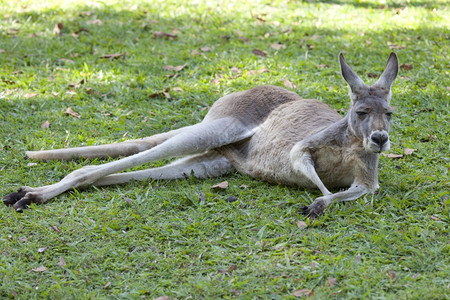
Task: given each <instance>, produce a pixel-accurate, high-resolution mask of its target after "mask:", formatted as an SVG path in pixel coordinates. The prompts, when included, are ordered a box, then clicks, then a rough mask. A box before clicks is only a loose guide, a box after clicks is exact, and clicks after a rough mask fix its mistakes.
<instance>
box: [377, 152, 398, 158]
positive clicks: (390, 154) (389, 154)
mask: <svg viewBox="0 0 450 300" xmlns="http://www.w3.org/2000/svg"><path fill="white" fill-rule="evenodd" d="M382 155H383V156H386V157H387V158H402V157H403V155H402V154H393V153H388V154H386V153H382Z"/></svg>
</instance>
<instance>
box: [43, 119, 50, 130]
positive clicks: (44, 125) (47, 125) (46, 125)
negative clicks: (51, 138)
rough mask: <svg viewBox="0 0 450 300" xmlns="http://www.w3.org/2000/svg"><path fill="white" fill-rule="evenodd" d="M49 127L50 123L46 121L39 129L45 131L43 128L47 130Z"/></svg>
mask: <svg viewBox="0 0 450 300" xmlns="http://www.w3.org/2000/svg"><path fill="white" fill-rule="evenodd" d="M49 127H50V121H49V120H47V121H45V122H44V123H42V124H41V128H42V129H45V128H49Z"/></svg>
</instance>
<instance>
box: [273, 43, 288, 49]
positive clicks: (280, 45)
mask: <svg viewBox="0 0 450 300" xmlns="http://www.w3.org/2000/svg"><path fill="white" fill-rule="evenodd" d="M270 47H272V48H273V49H275V50H280V49H286V45H285V44H280V43H276V44H271V45H270Z"/></svg>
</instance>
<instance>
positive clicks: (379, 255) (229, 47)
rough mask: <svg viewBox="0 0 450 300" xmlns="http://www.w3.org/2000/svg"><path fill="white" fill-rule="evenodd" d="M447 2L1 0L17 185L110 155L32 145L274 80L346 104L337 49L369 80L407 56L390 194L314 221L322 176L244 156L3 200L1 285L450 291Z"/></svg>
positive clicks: (37, 289) (386, 293) (269, 292)
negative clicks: (218, 167)
mask: <svg viewBox="0 0 450 300" xmlns="http://www.w3.org/2000/svg"><path fill="white" fill-rule="evenodd" d="M449 15H450V11H449V6H448V2H447V1H426V0H410V1H395V0H394V1H391V0H385V1H383V0H380V1H377V0H360V1H347V0H334V1H333V0H329V1H314V0H311V1H288V0H284V1H280V0H277V1H267V0H255V1H237V0H236V1H233V0H231V1H230V0H227V1H206V0H196V1H181V0H180V1H174V0H149V1H137V0H129V1H118V0H110V1H87V0H84V1H63V0H60V1H57V0H52V1H36V0H28V1H20V2H19V1H0V29H1V31H0V126H1V132H0V180H1V185H0V195H1V196H4V195H6V194H8V193H10V192H12V191H15V190H16V189H17V188H19V187H20V186H22V185H30V186H40V185H46V184H50V183H54V182H56V181H58V180H60V179H61V178H62V177H64V175H65V174H67V173H68V172H69V171H72V170H75V169H78V168H80V167H82V166H85V165H89V164H100V163H102V161H100V160H73V161H66V162H53V161H52V162H36V161H31V160H29V159H27V158H26V157H25V151H26V150H39V149H56V148H63V147H70V146H79V145H96V144H101V143H109V142H118V141H122V140H126V139H133V138H139V137H144V136H148V135H152V134H155V133H158V132H162V131H167V130H170V129H175V128H179V127H182V126H186V125H189V124H193V123H195V122H198V121H200V120H201V119H202V117H203V116H204V115H205V114H206V112H207V109H208V107H210V106H211V105H212V103H213V102H214V101H215V100H216V99H218V98H219V97H221V96H223V95H225V94H227V93H230V92H233V91H239V90H243V89H248V88H251V87H254V86H258V85H262V84H272V85H279V86H283V87H286V88H288V89H290V90H293V91H295V92H297V93H299V94H300V95H302V96H303V97H305V98H316V99H319V100H321V101H323V102H327V103H329V104H330V105H331V106H332V107H333V108H335V109H336V110H338V111H339V112H340V113H342V114H345V111H346V109H347V107H348V103H349V99H348V95H347V87H346V85H345V81H344V80H343V79H342V78H341V76H340V72H339V64H338V61H337V57H338V54H339V52H343V53H344V54H345V55H346V59H347V62H348V63H349V64H350V65H351V66H352V68H353V69H354V70H355V71H356V72H357V73H358V74H360V76H361V78H362V79H363V80H365V81H366V82H368V83H373V82H375V81H376V78H377V77H378V76H379V75H380V73H381V72H382V70H383V68H384V65H385V62H386V59H387V57H388V55H389V53H390V52H391V51H395V52H396V53H397V54H398V56H399V60H400V64H401V65H402V66H401V69H400V72H399V76H398V78H397V80H396V81H395V83H394V86H393V99H392V101H391V103H392V105H393V106H394V107H395V112H394V116H393V124H392V130H391V139H392V149H391V150H390V152H389V153H390V154H391V155H389V156H382V157H381V158H380V166H379V179H380V190H379V192H378V193H376V194H374V195H367V196H365V197H363V198H361V199H358V200H356V201H352V202H350V203H346V204H336V205H333V206H331V207H330V208H329V209H328V210H327V212H326V214H325V215H323V216H321V217H320V218H318V219H316V220H312V219H308V218H306V217H304V216H302V215H300V213H299V212H300V208H301V207H302V206H304V205H307V204H309V203H311V202H312V201H313V200H314V198H316V197H318V196H319V195H320V193H319V191H315V190H304V189H298V188H292V187H285V186H277V185H273V184H269V183H266V182H263V181H260V180H257V179H252V178H250V177H249V176H245V175H241V174H238V173H234V174H230V175H228V176H224V177H221V178H214V179H209V180H198V179H194V178H190V179H186V180H176V181H149V182H132V183H130V184H127V185H121V186H112V187H103V188H88V189H86V190H83V191H76V190H74V191H70V192H67V193H65V194H63V195H60V196H58V197H56V198H55V199H53V200H51V201H49V202H48V203H46V204H45V205H40V206H34V205H33V206H32V207H31V208H30V209H29V210H26V211H25V212H24V213H22V214H18V213H16V212H14V211H13V210H12V209H9V208H7V207H6V206H2V207H0V279H1V287H0V298H18V299H37V298H39V299H43V298H44V299H45V298H48V299H99V298H100V299H106V298H108V299H109V298H118V299H123V298H127V299H138V298H150V299H153V298H156V297H160V296H169V297H170V299H185V298H194V299H217V298H242V299H249V298H264V299H265V298H270V299H279V298H282V299H294V298H296V297H309V298H311V299H333V298H335V299H342V298H343V299H360V298H368V299H449V298H450V292H449V291H450V270H449V265H450V253H449V252H450V251H449V250H450V247H449V246H450V244H449V232H448V227H449V204H450V201H449V174H448V173H449V170H450V164H449V136H450V129H449V128H450V127H449V93H450V81H449V66H450V65H449V59H448V57H449V56H448V46H449V37H450V32H449V28H450V21H449V20H450V19H449V18H448V16H449ZM69 108H70V110H68V109H69ZM163 163H165V162H157V163H153V164H151V165H147V166H143V167H142V168H145V167H149V166H158V165H161V164H163ZM225 180H226V181H228V184H229V186H228V188H227V189H213V188H211V187H212V186H213V185H215V184H217V183H219V182H222V181H225ZM230 197H236V201H230ZM231 200H235V199H234V198H231Z"/></svg>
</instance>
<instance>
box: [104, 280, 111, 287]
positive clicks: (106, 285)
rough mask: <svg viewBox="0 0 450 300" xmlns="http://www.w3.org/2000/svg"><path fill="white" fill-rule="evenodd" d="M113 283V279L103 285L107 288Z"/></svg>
mask: <svg viewBox="0 0 450 300" xmlns="http://www.w3.org/2000/svg"><path fill="white" fill-rule="evenodd" d="M110 285H111V281H108V282H107V283H106V284H105V285H104V286H103V288H104V289H106V288H107V287H108V286H110Z"/></svg>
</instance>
